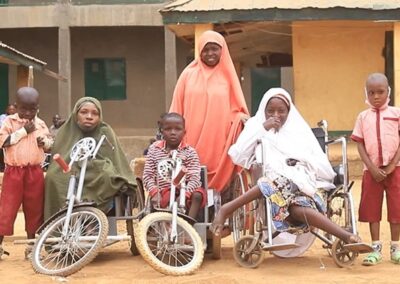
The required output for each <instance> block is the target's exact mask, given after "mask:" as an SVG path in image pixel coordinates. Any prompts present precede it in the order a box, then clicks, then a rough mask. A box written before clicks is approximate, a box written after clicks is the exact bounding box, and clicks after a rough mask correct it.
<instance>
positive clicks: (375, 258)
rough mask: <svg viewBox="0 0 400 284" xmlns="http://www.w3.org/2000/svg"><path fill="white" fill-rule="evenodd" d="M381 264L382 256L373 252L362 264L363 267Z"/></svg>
mask: <svg viewBox="0 0 400 284" xmlns="http://www.w3.org/2000/svg"><path fill="white" fill-rule="evenodd" d="M381 262H382V254H381V253H380V252H377V251H374V252H371V253H370V254H368V255H367V256H366V257H365V258H364V259H363V262H362V265H364V266H374V265H377V264H379V263H381Z"/></svg>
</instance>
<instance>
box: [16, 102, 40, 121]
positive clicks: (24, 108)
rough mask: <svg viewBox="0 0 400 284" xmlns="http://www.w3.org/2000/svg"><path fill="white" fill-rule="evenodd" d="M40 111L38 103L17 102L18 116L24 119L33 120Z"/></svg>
mask: <svg viewBox="0 0 400 284" xmlns="http://www.w3.org/2000/svg"><path fill="white" fill-rule="evenodd" d="M37 111H38V104H37V102H34V101H31V102H21V101H17V112H18V116H19V117H20V118H22V119H27V120H32V119H34V117H35V116H36V113H37Z"/></svg>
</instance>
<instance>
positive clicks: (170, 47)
mask: <svg viewBox="0 0 400 284" xmlns="http://www.w3.org/2000/svg"><path fill="white" fill-rule="evenodd" d="M164 41H165V47H164V48H165V50H164V52H165V62H164V63H165V111H166V112H168V111H169V107H170V105H171V101H172V95H173V93H174V89H175V85H176V80H177V70H176V69H177V68H176V37H175V34H174V33H173V32H171V31H170V30H169V29H168V28H167V27H164Z"/></svg>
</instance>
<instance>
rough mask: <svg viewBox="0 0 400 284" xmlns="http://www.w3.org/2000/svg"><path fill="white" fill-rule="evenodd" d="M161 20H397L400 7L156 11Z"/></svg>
mask: <svg viewBox="0 0 400 284" xmlns="http://www.w3.org/2000/svg"><path fill="white" fill-rule="evenodd" d="M160 13H161V14H162V18H163V23H164V24H166V25H168V24H200V23H229V22H252V21H317V20H371V21H400V8H397V9H386V10H371V9H361V8H356V9H349V8H341V7H336V8H328V9H319V8H304V9H278V8H272V9H257V10H219V11H191V12H182V11H172V10H170V11H165V10H162V11H160Z"/></svg>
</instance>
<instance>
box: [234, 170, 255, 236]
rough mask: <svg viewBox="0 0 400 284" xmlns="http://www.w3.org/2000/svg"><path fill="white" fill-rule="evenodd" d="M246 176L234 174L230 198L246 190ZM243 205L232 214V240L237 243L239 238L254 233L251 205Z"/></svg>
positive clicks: (236, 196) (244, 174) (243, 173)
mask: <svg viewBox="0 0 400 284" xmlns="http://www.w3.org/2000/svg"><path fill="white" fill-rule="evenodd" d="M247 186H248V184H247V177H246V173H245V172H242V173H238V174H236V176H235V178H234V182H233V189H232V190H233V193H232V199H236V198H238V197H239V196H241V195H243V194H244V193H245V192H246V191H247ZM252 204H253V203H249V204H247V205H243V206H241V207H239V208H238V209H236V210H235V212H233V215H232V220H231V222H232V233H233V241H234V243H237V242H238V241H239V239H240V238H241V237H243V236H245V235H247V234H254V216H253V210H252V208H251V205H252Z"/></svg>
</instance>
